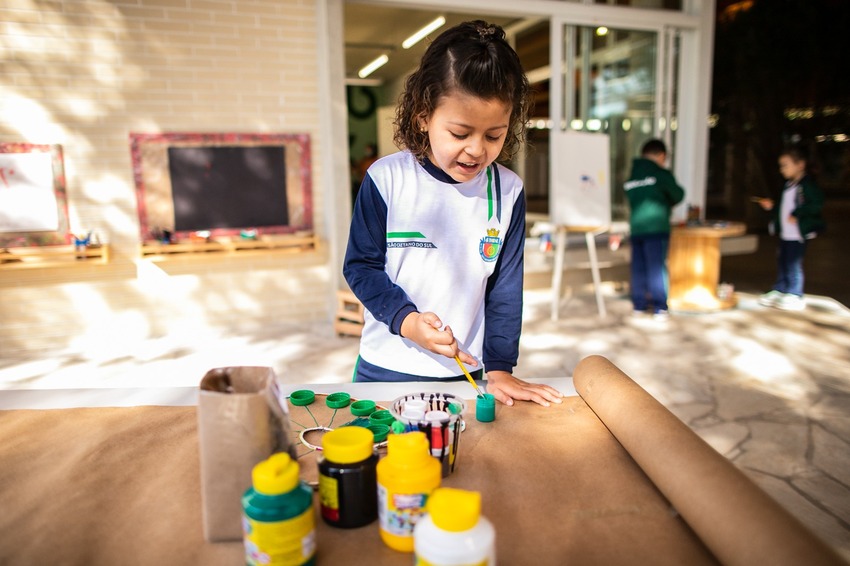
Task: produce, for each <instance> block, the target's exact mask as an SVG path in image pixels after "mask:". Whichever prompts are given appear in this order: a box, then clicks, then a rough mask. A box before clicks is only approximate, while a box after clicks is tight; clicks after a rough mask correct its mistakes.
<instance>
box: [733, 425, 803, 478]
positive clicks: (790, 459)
mask: <svg viewBox="0 0 850 566" xmlns="http://www.w3.org/2000/svg"><path fill="white" fill-rule="evenodd" d="M747 428H748V430H749V434H750V436H749V438H748V439H747V440H746V441H745V442H744V443H743V445H742V446H741V450H742V451H743V454H741V456H739V457H738V458H737V459H736V460H735V464H736V465H737V466H740V467H743V468H748V469H752V470H758V471H760V472H764V473H767V474H771V475H774V476H782V477H790V476H793V475H795V474H799V473H803V472H806V471H809V470H811V466H810V465H809V464H808V463H807V462H806V451H807V449H808V446H809V443H808V435H809V432H808V426H807V425H806V424H797V425H791V424H783V423H772V422H762V421H749V422H748V423H747Z"/></svg>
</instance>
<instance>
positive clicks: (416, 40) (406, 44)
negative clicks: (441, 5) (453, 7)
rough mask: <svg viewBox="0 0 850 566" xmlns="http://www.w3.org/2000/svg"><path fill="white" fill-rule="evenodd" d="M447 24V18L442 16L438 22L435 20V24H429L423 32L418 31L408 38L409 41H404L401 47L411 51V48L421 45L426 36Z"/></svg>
mask: <svg viewBox="0 0 850 566" xmlns="http://www.w3.org/2000/svg"><path fill="white" fill-rule="evenodd" d="M445 23H446V18H444V17H443V16H440V17H439V18H437V19H436V20H434V21H433V22H431V23H430V24H428V25H427V26H425V27H424V28H422V29H421V30H419V31H417V32H416V33H414V34H413V35H411V36H410V37H408V38H407V39H405V40H404V41H402V42H401V46H402V47H404V48H405V49H410V48H411V47H413V46H414V45H416V44H417V43H419V42H420V41H421V40H422V38H423V37H425V36H426V35H428V34H429V33H431V32H432V31H434V30H435V29H437V28H439V27H441V26H443V25H445Z"/></svg>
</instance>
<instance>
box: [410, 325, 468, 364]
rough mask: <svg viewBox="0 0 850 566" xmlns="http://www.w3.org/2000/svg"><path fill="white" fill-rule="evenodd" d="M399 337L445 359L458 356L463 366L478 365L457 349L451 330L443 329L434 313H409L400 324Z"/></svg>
mask: <svg viewBox="0 0 850 566" xmlns="http://www.w3.org/2000/svg"><path fill="white" fill-rule="evenodd" d="M401 335H402V336H403V337H404V338H407V339H408V340H412V341H413V342H415V343H416V344H417V345H419V346H421V347H422V348H424V349H426V350H428V351H429V352H433V353H435V354H438V355H440V356H445V357H447V358H454V357H455V356H458V357H459V358H460V360H461V361H462V362H463V363H465V364H468V365H471V366H477V365H478V362H477V361H476V360H475V358H473V357H472V356H470V355H469V354H467V353H466V352H464V351H462V350H461V349H460V348H459V347H458V343H457V340H455V337H454V334H453V333H452V329H451V328H450V327H448V326H446V327H445V328H443V322H442V321H441V320H440V317H438V316H437V314H436V313H433V312H423V313H419V312H412V313H410V314H409V315H407V316H406V317H405V318H404V321H403V322H402V323H401Z"/></svg>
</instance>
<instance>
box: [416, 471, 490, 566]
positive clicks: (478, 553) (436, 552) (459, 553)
mask: <svg viewBox="0 0 850 566" xmlns="http://www.w3.org/2000/svg"><path fill="white" fill-rule="evenodd" d="M426 510H427V512H428V513H427V515H425V516H424V517H423V518H422V520H420V521H419V522H418V523H417V524H416V528H415V529H414V530H413V539H414V552H415V553H416V565H417V566H461V565H464V566H469V565H475V566H494V565H495V564H496V531H495V529H494V528H493V524H492V523H491V522H490V521H488V520H487V519H486V518H484V517H482V516H481V494H480V493H478V492H477V491H466V490H463V489H452V488H448V487H441V488H439V489H436V490H434V493H432V494H431V497H430V498H429V499H428V505H427V507H426Z"/></svg>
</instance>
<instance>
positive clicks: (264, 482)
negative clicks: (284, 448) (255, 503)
mask: <svg viewBox="0 0 850 566" xmlns="http://www.w3.org/2000/svg"><path fill="white" fill-rule="evenodd" d="M251 479H252V480H253V483H254V489H255V490H256V491H258V492H260V493H262V494H264V495H280V494H282V493H286V492H288V491H292V490H293V489H295V486H297V485H298V462H296V461H294V460H293V459H292V458H290V457H289V454H287V453H285V452H279V453H277V454H272V455H271V456H269V458H268V459H267V460H263V461H262V462H260V463H259V464H257V465H256V466H254V469H253V470H252V471H251Z"/></svg>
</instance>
